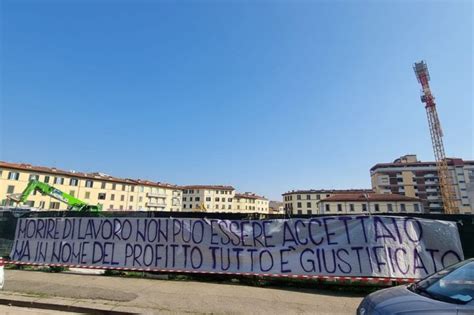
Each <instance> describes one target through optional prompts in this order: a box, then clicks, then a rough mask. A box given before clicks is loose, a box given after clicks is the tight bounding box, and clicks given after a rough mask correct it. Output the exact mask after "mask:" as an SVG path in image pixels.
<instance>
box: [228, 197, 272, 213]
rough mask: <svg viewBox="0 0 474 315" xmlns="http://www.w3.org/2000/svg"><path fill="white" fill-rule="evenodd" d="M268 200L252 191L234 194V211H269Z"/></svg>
mask: <svg viewBox="0 0 474 315" xmlns="http://www.w3.org/2000/svg"><path fill="white" fill-rule="evenodd" d="M269 203H270V201H269V200H268V199H266V198H265V197H262V196H258V195H256V194H253V193H249V192H246V193H243V194H235V197H234V206H233V208H234V211H235V212H248V213H270V207H269Z"/></svg>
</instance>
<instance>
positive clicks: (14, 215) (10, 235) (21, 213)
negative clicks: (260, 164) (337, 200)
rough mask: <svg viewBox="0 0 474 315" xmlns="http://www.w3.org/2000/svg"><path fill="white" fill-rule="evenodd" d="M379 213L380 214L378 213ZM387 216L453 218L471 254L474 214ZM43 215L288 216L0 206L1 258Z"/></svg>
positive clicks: (407, 214)
mask: <svg viewBox="0 0 474 315" xmlns="http://www.w3.org/2000/svg"><path fill="white" fill-rule="evenodd" d="M377 215H382V214H377ZM383 215H390V216H408V217H416V218H425V219H433V220H443V221H454V222H456V223H457V226H458V229H459V235H460V239H461V244H462V247H463V251H464V256H465V258H472V257H474V242H473V241H472V240H474V215H464V214H460V215H452V214H411V213H404V214H401V213H398V214H394V213H385V214H383ZM317 216H320V215H312V216H310V215H297V216H291V218H311V217H317ZM42 217H43V218H44V217H131V218H139V217H148V218H170V217H172V218H209V219H226V220H261V219H283V218H289V217H288V216H284V215H275V214H268V215H263V214H257V213H255V214H244V213H242V214H241V213H203V212H160V211H103V212H98V213H92V212H89V213H82V212H75V211H26V210H24V209H3V210H2V209H1V208H0V257H8V255H9V254H10V250H11V247H12V244H13V239H14V237H15V229H16V224H17V221H18V218H42Z"/></svg>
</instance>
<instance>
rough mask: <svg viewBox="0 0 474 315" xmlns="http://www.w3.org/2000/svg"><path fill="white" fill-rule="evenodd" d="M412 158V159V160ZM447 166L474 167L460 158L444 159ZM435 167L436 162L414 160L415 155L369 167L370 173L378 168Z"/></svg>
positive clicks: (469, 161) (471, 161) (472, 162)
mask: <svg viewBox="0 0 474 315" xmlns="http://www.w3.org/2000/svg"><path fill="white" fill-rule="evenodd" d="M413 157H414V158H413ZM446 159H447V162H448V165H453V166H463V165H465V164H469V165H474V161H473V160H466V161H464V160H463V159H461V158H456V157H451V158H449V157H448V158H446ZM410 166H416V167H436V162H434V161H432V162H422V161H418V160H417V159H416V155H413V154H412V155H408V156H407V155H405V156H402V157H400V158H398V159H395V160H394V161H393V162H392V163H377V164H375V165H374V166H372V167H371V169H370V171H374V170H376V169H378V168H386V167H410Z"/></svg>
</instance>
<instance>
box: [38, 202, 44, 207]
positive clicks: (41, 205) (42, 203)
mask: <svg viewBox="0 0 474 315" xmlns="http://www.w3.org/2000/svg"><path fill="white" fill-rule="evenodd" d="M39 208H40V209H44V201H40V205H39Z"/></svg>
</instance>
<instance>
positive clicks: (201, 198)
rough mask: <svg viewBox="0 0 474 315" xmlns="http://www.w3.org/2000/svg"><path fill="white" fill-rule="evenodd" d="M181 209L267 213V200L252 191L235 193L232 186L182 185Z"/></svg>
mask: <svg viewBox="0 0 474 315" xmlns="http://www.w3.org/2000/svg"><path fill="white" fill-rule="evenodd" d="M181 188H182V189H183V211H203V212H233V213H269V201H268V199H266V198H265V197H262V196H259V195H256V194H254V193H250V192H246V193H243V194H242V193H237V192H236V191H235V188H234V187H232V186H223V185H191V186H183V187H181Z"/></svg>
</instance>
